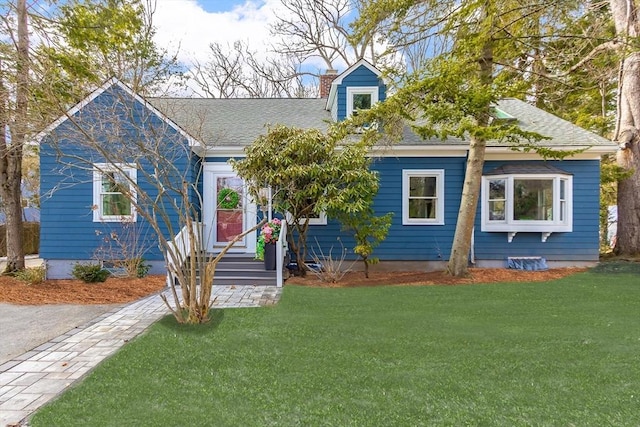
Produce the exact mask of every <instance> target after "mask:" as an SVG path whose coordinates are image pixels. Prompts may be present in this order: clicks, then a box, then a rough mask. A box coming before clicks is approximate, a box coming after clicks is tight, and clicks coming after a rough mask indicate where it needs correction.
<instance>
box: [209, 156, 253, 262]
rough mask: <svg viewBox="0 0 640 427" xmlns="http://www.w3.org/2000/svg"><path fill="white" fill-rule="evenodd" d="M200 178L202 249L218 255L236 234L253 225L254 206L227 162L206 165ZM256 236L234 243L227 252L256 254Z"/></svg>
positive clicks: (250, 235) (242, 184) (248, 236)
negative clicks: (201, 191) (201, 183)
mask: <svg viewBox="0 0 640 427" xmlns="http://www.w3.org/2000/svg"><path fill="white" fill-rule="evenodd" d="M203 170H204V176H203V198H202V202H203V206H202V215H203V222H204V239H205V247H206V248H207V251H208V252H214V253H215V252H220V250H221V249H222V248H224V247H225V246H227V245H228V244H229V242H231V241H232V240H233V239H234V238H235V237H236V236H237V235H238V234H241V233H242V232H243V231H245V230H247V229H249V228H251V227H253V226H255V225H256V220H257V218H256V205H255V203H254V202H253V201H252V200H251V197H250V196H249V194H248V193H247V188H246V185H245V183H244V181H243V180H242V178H240V177H238V176H237V175H236V174H235V172H234V171H233V169H232V168H231V166H230V165H229V164H227V163H206V164H205V165H204V168H203ZM255 249H256V233H255V232H252V233H249V234H248V235H246V236H245V237H244V238H243V239H241V240H239V241H238V242H236V243H235V244H234V245H233V247H232V248H231V249H230V252H247V253H255Z"/></svg>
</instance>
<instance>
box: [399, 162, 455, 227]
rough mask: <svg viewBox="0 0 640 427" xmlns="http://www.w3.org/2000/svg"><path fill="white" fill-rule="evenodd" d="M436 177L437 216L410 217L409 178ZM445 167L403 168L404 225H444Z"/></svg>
mask: <svg viewBox="0 0 640 427" xmlns="http://www.w3.org/2000/svg"><path fill="white" fill-rule="evenodd" d="M414 176H419V177H435V178H436V198H437V204H436V217H435V218H409V178H411V177H414ZM444 203H445V200H444V169H403V170H402V225H444Z"/></svg>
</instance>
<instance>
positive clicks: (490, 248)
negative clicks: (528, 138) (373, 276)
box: [308, 157, 599, 261]
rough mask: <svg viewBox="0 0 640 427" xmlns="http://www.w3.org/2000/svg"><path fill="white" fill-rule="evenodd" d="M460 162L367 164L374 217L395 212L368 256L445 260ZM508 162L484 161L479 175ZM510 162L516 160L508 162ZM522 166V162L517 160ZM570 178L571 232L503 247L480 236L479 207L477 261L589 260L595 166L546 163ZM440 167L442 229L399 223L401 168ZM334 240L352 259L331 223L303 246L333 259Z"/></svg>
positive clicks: (595, 208)
mask: <svg viewBox="0 0 640 427" xmlns="http://www.w3.org/2000/svg"><path fill="white" fill-rule="evenodd" d="M465 162H466V159H465V158H456V157H444V158H437V157H411V158H391V157H387V158H382V159H379V160H377V161H376V162H375V163H374V164H373V169H374V170H376V171H378V172H379V173H380V190H379V192H378V196H377V197H376V200H375V205H374V208H375V211H376V213H377V214H378V215H383V214H385V213H387V212H395V214H394V217H393V223H392V226H391V229H390V231H389V234H388V236H387V239H386V240H385V241H384V242H382V244H381V245H380V246H378V247H377V248H376V249H375V252H374V255H375V256H377V257H378V258H380V260H383V261H384V260H387V261H445V260H448V259H449V256H450V253H451V243H452V241H453V236H454V233H455V227H456V220H457V216H458V210H459V207H460V194H461V190H462V183H463V176H464V170H465ZM505 163H508V162H487V163H486V167H485V171H488V170H491V169H493V168H495V167H497V166H500V165H503V164H505ZM514 163H516V162H514ZM517 163H522V162H517ZM547 163H548V164H551V165H553V166H556V167H558V168H560V169H563V170H565V171H567V172H570V173H572V174H573V232H571V233H554V234H552V235H551V236H550V237H549V238H548V239H547V241H546V242H545V243H543V242H541V238H540V237H541V236H540V233H519V234H517V235H516V236H515V238H514V239H513V241H512V242H511V243H507V233H503V232H500V233H485V232H481V231H480V229H481V224H480V221H481V219H480V218H481V216H480V215H481V211H480V209H481V206H480V204H479V205H478V212H477V216H476V232H475V256H476V259H477V260H506V258H507V257H508V256H543V257H545V258H546V259H548V260H554V261H595V260H597V259H598V250H599V241H598V230H599V223H598V221H599V162H598V161H582V160H580V161H563V162H554V161H550V162H547ZM403 169H445V214H444V222H445V223H444V225H410V226H409V225H402V170H403ZM338 238H340V240H341V241H342V242H343V243H344V245H345V248H346V249H347V250H348V251H349V254H350V256H349V258H350V259H353V258H356V257H355V256H354V255H353V251H352V249H353V240H352V239H350V238H349V237H348V236H347V235H346V234H345V233H344V232H341V231H340V225H339V224H338V223H337V222H336V221H332V220H329V223H328V225H326V226H319V225H315V226H311V227H310V231H309V240H308V245H309V248H311V247H316V246H317V245H316V243H315V242H316V239H317V241H318V243H319V244H320V246H321V247H322V248H323V251H324V252H325V254H327V252H328V250H329V248H330V247H331V246H333V247H334V252H333V255H334V258H335V257H336V256H338V255H339V254H340V242H339V240H338Z"/></svg>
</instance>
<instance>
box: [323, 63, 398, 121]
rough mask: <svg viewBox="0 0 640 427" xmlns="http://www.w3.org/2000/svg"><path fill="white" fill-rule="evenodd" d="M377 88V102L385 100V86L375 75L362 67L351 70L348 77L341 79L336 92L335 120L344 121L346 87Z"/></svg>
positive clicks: (345, 113)
mask: <svg viewBox="0 0 640 427" xmlns="http://www.w3.org/2000/svg"><path fill="white" fill-rule="evenodd" d="M363 86H378V101H384V100H385V99H386V91H387V88H386V85H385V84H384V83H383V82H382V79H380V78H379V77H378V76H376V74H375V73H373V72H372V71H371V70H370V69H368V68H367V67H365V66H364V65H361V66H359V67H358V68H356V69H355V70H353V71H352V72H351V73H350V74H349V75H348V76H345V77H344V79H342V83H341V84H340V85H338V89H337V92H336V100H337V116H336V117H337V119H338V120H344V118H345V117H346V115H347V87H363Z"/></svg>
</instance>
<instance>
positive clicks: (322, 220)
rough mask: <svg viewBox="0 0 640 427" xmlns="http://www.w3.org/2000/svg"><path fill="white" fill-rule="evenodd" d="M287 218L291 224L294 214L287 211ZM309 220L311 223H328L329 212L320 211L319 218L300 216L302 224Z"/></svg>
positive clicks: (299, 221) (299, 222)
mask: <svg viewBox="0 0 640 427" xmlns="http://www.w3.org/2000/svg"><path fill="white" fill-rule="evenodd" d="M286 218H287V223H289V224H291V222H292V221H293V216H292V215H291V214H290V213H289V212H287V215H286ZM307 220H308V221H309V225H327V214H326V213H325V212H320V216H319V217H318V218H300V219H299V220H298V224H300V225H302V224H304V222H305V221H307Z"/></svg>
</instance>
